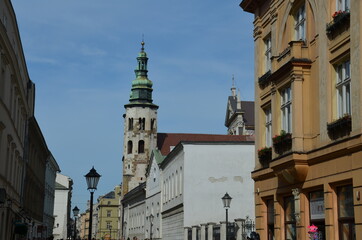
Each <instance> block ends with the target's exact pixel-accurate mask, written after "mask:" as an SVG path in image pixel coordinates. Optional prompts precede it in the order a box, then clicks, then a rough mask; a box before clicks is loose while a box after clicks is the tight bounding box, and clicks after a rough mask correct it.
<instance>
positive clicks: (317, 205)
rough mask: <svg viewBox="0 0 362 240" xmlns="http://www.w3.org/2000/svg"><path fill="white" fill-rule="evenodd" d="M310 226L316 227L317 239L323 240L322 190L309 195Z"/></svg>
mask: <svg viewBox="0 0 362 240" xmlns="http://www.w3.org/2000/svg"><path fill="white" fill-rule="evenodd" d="M309 209H310V210H309V212H310V225H312V224H314V225H315V226H317V227H318V234H319V236H318V239H320V240H323V239H325V222H324V219H325V213H324V193H323V191H322V190H320V191H314V192H310V193H309Z"/></svg>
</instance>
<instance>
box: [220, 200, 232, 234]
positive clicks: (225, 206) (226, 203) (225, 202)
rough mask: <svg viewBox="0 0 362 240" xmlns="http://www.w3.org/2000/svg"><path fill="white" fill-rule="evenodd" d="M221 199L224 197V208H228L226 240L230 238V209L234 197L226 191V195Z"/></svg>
mask: <svg viewBox="0 0 362 240" xmlns="http://www.w3.org/2000/svg"><path fill="white" fill-rule="evenodd" d="M221 199H222V203H223V204H224V208H225V210H226V240H229V227H228V209H229V207H230V203H231V199H232V198H231V197H230V196H229V194H228V193H225V195H224V196H223V197H222V198H221Z"/></svg>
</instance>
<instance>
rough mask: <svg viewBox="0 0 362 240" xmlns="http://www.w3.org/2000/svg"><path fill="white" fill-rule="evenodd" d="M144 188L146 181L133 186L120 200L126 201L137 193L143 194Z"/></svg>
mask: <svg viewBox="0 0 362 240" xmlns="http://www.w3.org/2000/svg"><path fill="white" fill-rule="evenodd" d="M145 188H146V182H142V183H140V184H139V185H138V186H137V187H135V188H133V189H132V190H131V191H129V192H128V193H126V194H125V195H124V196H123V199H122V202H126V201H127V200H129V199H131V198H132V197H135V196H136V195H137V193H138V194H144V193H145Z"/></svg>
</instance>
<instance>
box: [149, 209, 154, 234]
mask: <svg viewBox="0 0 362 240" xmlns="http://www.w3.org/2000/svg"><path fill="white" fill-rule="evenodd" d="M149 217H150V224H151V226H150V240H152V224H153V218H154V216H153V215H152V213H151V215H150V216H149Z"/></svg>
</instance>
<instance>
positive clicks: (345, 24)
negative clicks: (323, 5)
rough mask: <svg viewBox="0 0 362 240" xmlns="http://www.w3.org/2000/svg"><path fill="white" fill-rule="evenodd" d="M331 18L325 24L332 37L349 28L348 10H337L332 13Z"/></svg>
mask: <svg viewBox="0 0 362 240" xmlns="http://www.w3.org/2000/svg"><path fill="white" fill-rule="evenodd" d="M332 17H333V20H332V21H331V22H330V23H328V24H327V27H326V31H327V34H328V36H329V37H334V36H335V35H337V34H338V33H341V32H343V31H345V30H346V29H348V28H349V25H350V12H349V10H346V11H338V12H335V13H334V14H333V16H332Z"/></svg>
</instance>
